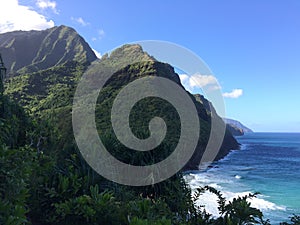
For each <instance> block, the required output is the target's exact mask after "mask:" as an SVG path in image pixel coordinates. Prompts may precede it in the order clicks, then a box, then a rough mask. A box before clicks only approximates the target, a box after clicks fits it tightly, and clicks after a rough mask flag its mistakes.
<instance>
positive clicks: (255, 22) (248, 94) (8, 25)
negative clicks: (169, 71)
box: [0, 0, 300, 132]
mask: <svg viewBox="0 0 300 225" xmlns="http://www.w3.org/2000/svg"><path fill="white" fill-rule="evenodd" d="M0 3H1V11H2V12H4V13H2V12H1V15H0V33H2V32H6V31H11V30H16V29H17V30H19V29H23V30H30V29H45V28H48V27H52V26H54V25H55V26H57V25H61V24H64V25H68V26H71V27H73V28H75V29H76V30H77V31H78V32H79V33H80V34H81V35H82V36H83V37H84V38H85V39H86V41H87V42H88V43H89V44H90V45H91V47H92V48H93V49H95V50H96V51H97V52H100V53H101V54H103V53H105V52H107V51H110V50H112V49H114V48H116V47H117V46H120V45H122V44H124V43H131V42H134V41H140V40H163V41H170V42H174V43H176V44H179V45H182V46H184V47H186V48H188V49H190V50H192V51H193V52H195V53H196V54H197V55H198V56H200V57H201V58H202V59H203V60H204V61H205V63H206V64H207V65H208V66H209V67H210V69H211V70H212V71H213V74H214V75H215V77H216V78H217V79H218V81H219V83H220V85H221V87H222V92H223V93H227V95H225V96H227V97H224V99H225V105H226V115H227V117H229V118H234V119H238V120H240V121H241V122H243V123H244V124H246V125H247V126H249V127H250V128H252V129H254V130H255V131H273V132H279V131H283V132H300V104H299V97H300V1H298V0H294V1H292V0H287V1H280V0H278V1H271V0H269V1H268V0H265V1H261V0H254V1H233V0H226V1H215V0H198V1H197V0H190V1H176V0H173V1H171V0H165V1H161V0H160V1H157V0H152V1H132V0H128V1H102V0H89V1H71V0H19V1H17V0H0ZM235 89H238V90H236V91H234V90H235ZM233 97H235V98H233Z"/></svg>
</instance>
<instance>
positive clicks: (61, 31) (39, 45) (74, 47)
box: [0, 26, 97, 76]
mask: <svg viewBox="0 0 300 225" xmlns="http://www.w3.org/2000/svg"><path fill="white" fill-rule="evenodd" d="M0 52H1V54H2V57H3V59H5V65H6V67H7V70H8V71H7V72H8V75H9V76H13V75H16V74H18V73H25V72H26V73H32V72H36V71H39V70H44V69H47V68H50V67H53V66H58V65H61V64H63V63H65V62H67V61H71V60H74V61H78V62H80V63H86V62H88V63H90V62H92V61H94V60H95V59H96V58H97V57H96V55H95V53H94V52H93V50H92V49H91V48H90V47H89V45H88V44H87V43H86V41H85V40H84V39H83V38H82V37H81V36H80V35H79V34H78V33H77V32H76V31H75V30H74V29H73V28H70V27H66V26H59V27H53V28H50V29H47V30H43V31H13V32H8V33H4V34H0Z"/></svg>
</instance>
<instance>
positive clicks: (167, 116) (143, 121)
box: [92, 45, 239, 170]
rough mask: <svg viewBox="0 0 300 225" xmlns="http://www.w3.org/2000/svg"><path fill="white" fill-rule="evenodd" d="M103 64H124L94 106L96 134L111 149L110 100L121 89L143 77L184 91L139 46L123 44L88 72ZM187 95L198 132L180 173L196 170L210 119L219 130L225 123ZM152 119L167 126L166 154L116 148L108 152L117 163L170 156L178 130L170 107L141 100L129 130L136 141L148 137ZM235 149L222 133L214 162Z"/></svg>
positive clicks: (158, 101) (163, 66) (229, 136)
mask: <svg viewBox="0 0 300 225" xmlns="http://www.w3.org/2000/svg"><path fill="white" fill-rule="evenodd" d="M129 59H130V60H129ZM131 61H134V62H136V63H134V64H131V65H127V63H128V62H131ZM106 65H110V66H112V67H122V66H121V65H124V68H123V69H121V70H119V71H118V72H116V73H114V74H113V75H112V77H111V78H110V79H109V80H108V81H107V83H106V85H105V87H104V88H103V90H102V91H101V92H100V94H99V97H98V104H97V107H96V108H97V110H96V113H97V114H96V118H97V119H96V121H97V124H98V126H97V127H98V129H99V130H98V133H99V134H100V136H101V135H102V136H104V137H107V136H109V137H110V138H112V139H115V140H114V141H115V142H116V143H117V144H116V145H114V146H121V143H119V141H118V140H117V138H116V137H115V135H114V132H113V128H112V126H111V124H110V112H111V111H110V109H111V108H112V104H113V101H114V99H115V98H116V96H117V94H118V93H119V92H120V90H121V89H122V88H124V87H125V86H126V85H127V84H128V83H130V82H132V81H134V80H136V79H139V78H142V77H147V76H157V77H164V78H167V79H170V80H171V81H174V82H175V83H177V84H178V85H179V86H180V87H181V88H182V89H184V87H183V86H182V84H181V83H180V79H179V76H178V74H176V73H175V72H174V68H173V67H172V66H170V65H169V64H166V63H161V62H158V61H156V60H155V59H154V58H153V57H150V56H149V55H148V54H147V53H146V52H144V51H143V49H142V48H141V46H139V45H126V46H123V47H122V48H120V49H117V50H116V51H115V52H113V53H111V54H110V56H105V57H103V58H102V59H101V60H100V61H99V62H98V64H95V65H94V68H93V69H92V70H94V71H102V70H103V68H104V67H105V66H106ZM126 65H127V66H126ZM153 88H155V87H153ZM187 93H188V92H187ZM188 95H189V96H190V98H191V99H192V101H193V102H194V104H195V106H196V109H197V113H198V117H199V122H200V124H201V129H200V138H199V141H198V144H197V147H196V150H195V153H194V155H193V156H192V158H191V159H190V161H189V162H188V163H187V164H186V165H185V167H184V170H192V169H195V170H196V169H198V166H199V163H200V161H201V158H202V156H203V153H204V151H205V150H206V146H207V143H208V139H209V136H210V132H211V118H212V117H214V120H215V121H217V122H216V126H217V127H220V129H221V127H222V126H225V124H224V121H223V120H222V118H220V117H219V116H218V115H217V113H216V111H215V109H214V107H213V106H212V104H211V103H210V102H209V101H208V100H206V99H205V98H204V97H203V96H202V95H194V96H193V95H191V94H190V93H188ZM155 116H158V117H161V118H163V119H164V121H165V123H166V125H167V127H168V131H167V134H166V138H165V140H164V141H163V142H162V144H161V146H167V148H168V149H167V151H165V150H164V149H162V148H160V147H157V148H156V149H154V150H153V151H152V152H149V153H137V152H136V153H135V154H134V155H135V156H134V155H133V154H129V155H127V156H120V155H121V154H120V152H122V151H123V152H124V151H128V149H127V150H126V149H124V148H120V149H116V148H115V147H114V149H110V150H111V151H112V153H113V154H114V155H115V156H116V157H117V158H119V159H120V160H122V161H126V162H130V163H132V164H134V165H140V164H139V163H140V162H141V161H143V162H144V163H145V164H148V163H149V162H148V163H147V160H145V159H150V158H151V160H153V162H151V163H156V162H158V161H161V160H162V159H164V158H166V157H167V156H168V155H169V154H171V152H172V151H173V150H174V149H175V147H176V145H177V143H178V139H179V136H180V130H181V128H180V118H179V117H178V114H177V112H176V109H174V107H172V105H170V104H168V103H167V102H164V101H162V100H161V99H156V98H149V99H145V100H141V101H140V102H139V103H137V104H136V105H135V106H134V107H133V109H132V111H131V114H130V119H131V120H130V121H131V122H132V123H131V130H132V132H133V133H134V134H136V135H137V136H138V137H139V138H143V139H144V138H147V137H149V121H150V119H151V118H153V117H155ZM213 135H215V134H213ZM216 135H218V134H216ZM238 148H239V144H238V143H237V141H236V140H235V138H234V137H233V136H232V134H231V133H230V132H229V131H228V130H226V132H225V136H224V140H223V143H222V145H221V147H220V149H219V152H218V154H217V156H216V158H215V160H217V159H220V158H223V157H224V156H226V155H227V154H228V153H229V151H230V150H233V149H238ZM156 157H157V158H156Z"/></svg>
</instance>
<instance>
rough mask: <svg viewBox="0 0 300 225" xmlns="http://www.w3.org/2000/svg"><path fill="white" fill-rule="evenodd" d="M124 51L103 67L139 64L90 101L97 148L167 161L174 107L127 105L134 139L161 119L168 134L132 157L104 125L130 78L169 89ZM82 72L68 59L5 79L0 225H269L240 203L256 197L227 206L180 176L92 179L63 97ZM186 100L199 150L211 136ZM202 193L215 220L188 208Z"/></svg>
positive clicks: (200, 102) (158, 66) (136, 160)
mask: <svg viewBox="0 0 300 225" xmlns="http://www.w3.org/2000/svg"><path fill="white" fill-rule="evenodd" d="M124 48H125V49H123V50H122V49H121V50H118V51H116V52H114V53H112V54H111V56H110V57H112V58H111V59H110V60H109V57H108V56H105V57H104V59H103V60H102V63H103V64H106V63H107V64H110V63H111V64H113V63H125V64H126V62H125V61H126V59H124V57H123V56H122V51H125V52H126V51H128V54H129V55H130V56H132V57H133V56H136V57H140V58H141V59H147V60H148V62H147V63H137V64H133V65H130V66H128V67H125V68H124V69H123V70H121V71H119V72H118V73H116V74H114V76H113V77H112V78H111V80H110V82H109V83H108V84H107V85H106V86H105V88H104V89H103V91H102V92H101V93H100V95H99V98H98V102H97V110H96V114H97V117H96V118H97V126H98V129H99V134H100V136H101V138H102V140H103V142H104V143H105V144H106V146H110V148H109V150H110V151H111V153H112V154H114V155H115V156H116V157H118V158H119V159H120V160H123V161H126V162H129V163H131V164H139V165H145V164H151V163H154V162H156V161H160V160H161V159H163V158H165V157H166V156H167V155H169V154H170V151H171V149H172V148H173V147H174V143H175V142H176V141H177V139H178V136H179V135H180V134H179V133H178V130H179V126H180V124H179V122H178V114H177V113H176V110H174V109H173V107H172V106H171V105H170V104H168V103H167V102H165V101H162V100H160V99H156V98H150V99H147V100H145V101H141V102H139V103H138V104H136V105H135V106H134V108H133V113H132V114H131V115H130V121H131V123H132V130H133V132H134V133H135V134H136V136H138V137H141V138H144V137H147V135H149V133H148V132H149V131H148V129H147V126H148V122H149V120H150V119H151V118H153V116H161V117H163V118H164V119H165V121H166V123H167V126H168V128H169V129H168V132H169V133H167V136H166V141H164V142H163V143H162V144H161V145H160V146H159V147H158V148H157V149H155V150H153V151H151V152H149V153H146V154H138V153H136V152H132V151H128V149H126V148H125V147H124V146H122V145H121V144H120V142H119V141H118V140H117V139H116V138H115V137H114V134H113V132H112V128H111V125H110V124H109V123H107V121H108V119H109V109H110V108H111V104H112V101H113V99H114V97H115V96H116V95H117V94H118V92H119V90H120V89H121V88H122V87H123V86H124V85H126V82H128V81H131V80H133V79H135V78H136V76H142V75H143V76H144V75H147V74H152V75H157V76H168V77H170V78H171V79H174V80H175V81H176V79H177V82H179V78H178V76H177V75H176V74H175V73H174V71H173V69H172V67H170V66H169V65H167V64H163V63H158V62H155V61H154V60H153V59H152V58H149V56H147V55H145V54H141V53H140V49H139V48H138V47H136V46H135V47H132V48H130V47H128V46H127V47H124ZM120 51H121V52H120ZM139 54H140V55H139ZM86 68H87V64H82V63H79V62H75V61H70V62H67V63H65V64H62V65H59V66H56V67H52V68H48V69H46V70H42V71H38V72H35V73H26V74H23V75H20V76H17V77H13V78H11V79H10V80H9V81H8V83H7V84H6V90H5V95H2V94H1V95H0V127H1V130H0V132H1V133H0V134H1V135H0V179H1V183H0V197H1V199H0V224H4V225H9V224H11V225H16V224H33V225H35V224H36V225H51V224H58V225H69V224H74V225H76V224H78V225H79V224H80V225H81V224H84V225H96V224H97V225H98V224H104V225H120V224H122V225H123V224H124V225H171V224H174V225H198V224H216V225H217V224H228V225H231V224H268V221H265V220H264V218H263V215H262V213H261V211H259V210H258V209H255V208H252V207H251V205H250V203H248V199H249V198H252V197H255V195H249V196H245V197H239V198H236V199H233V200H232V201H230V202H228V201H226V199H224V198H223V196H222V195H221V193H220V192H218V191H217V190H215V189H213V188H210V187H204V188H199V189H198V190H197V192H196V193H195V194H193V195H192V193H191V190H190V188H189V187H188V186H187V184H186V183H185V181H184V179H183V175H182V173H178V174H176V175H174V176H173V177H171V178H170V179H168V180H166V181H164V182H161V183H158V184H155V185H152V186H147V187H128V186H123V185H118V184H115V183H113V182H110V181H108V180H106V179H104V178H103V177H101V176H99V175H98V174H97V173H95V172H94V171H93V170H92V169H91V168H90V166H89V165H88V164H87V163H86V162H85V161H84V160H83V159H82V157H81V155H80V154H79V151H78V149H77V146H76V144H75V141H74V137H73V132H72V124H71V112H72V111H71V110H72V98H73V95H74V91H75V88H76V84H77V82H78V80H79V79H80V77H81V75H82V74H83V72H84V71H85V70H86ZM141 71H142V72H141ZM7 96H10V98H8V97H7ZM191 97H192V96H191ZM11 99H15V100H17V101H18V104H17V103H14V101H13V100H11ZM193 99H194V101H195V104H196V107H197V110H198V113H199V117H200V120H201V124H202V128H203V129H201V132H203V133H202V135H201V137H202V139H201V140H200V144H199V148H200V147H203V146H205V143H206V141H207V134H208V132H209V131H210V127H209V126H210V125H209V124H210V114H211V111H209V110H208V108H207V106H205V104H207V102H204V101H205V100H204V99H203V98H201V96H196V97H195V98H193ZM19 104H20V105H22V106H23V108H22V107H21V106H19ZM139 112H142V115H143V117H142V118H141V117H139ZM205 191H210V192H212V193H214V194H215V195H216V196H217V197H218V199H219V200H218V204H219V212H220V216H219V217H218V218H214V217H212V216H211V215H209V214H208V213H206V211H205V209H204V208H203V207H198V206H196V205H195V202H196V200H197V199H198V198H199V196H200V195H201V194H202V193H203V192H205ZM284 224H290V223H284ZM291 224H299V218H298V217H296V216H295V217H293V218H292V220H291Z"/></svg>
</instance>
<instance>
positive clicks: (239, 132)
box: [224, 118, 253, 136]
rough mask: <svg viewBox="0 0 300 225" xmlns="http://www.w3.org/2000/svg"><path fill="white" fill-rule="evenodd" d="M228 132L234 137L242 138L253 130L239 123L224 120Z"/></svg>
mask: <svg viewBox="0 0 300 225" xmlns="http://www.w3.org/2000/svg"><path fill="white" fill-rule="evenodd" d="M224 122H225V123H226V125H227V128H228V130H229V131H230V132H231V133H232V134H233V135H234V136H243V135H244V134H245V133H253V130H251V129H250V128H248V127H246V126H245V125H243V124H242V123H241V122H239V121H237V120H233V119H228V118H224Z"/></svg>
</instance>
